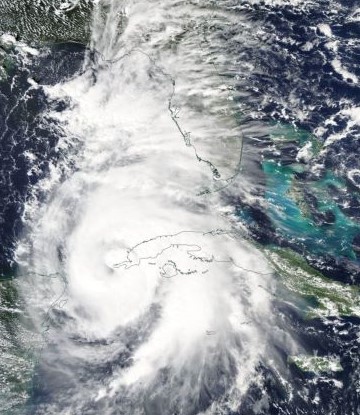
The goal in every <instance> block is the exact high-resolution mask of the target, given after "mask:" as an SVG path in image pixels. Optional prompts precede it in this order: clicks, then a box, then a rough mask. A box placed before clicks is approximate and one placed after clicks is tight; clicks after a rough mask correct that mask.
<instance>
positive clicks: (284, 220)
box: [262, 160, 360, 260]
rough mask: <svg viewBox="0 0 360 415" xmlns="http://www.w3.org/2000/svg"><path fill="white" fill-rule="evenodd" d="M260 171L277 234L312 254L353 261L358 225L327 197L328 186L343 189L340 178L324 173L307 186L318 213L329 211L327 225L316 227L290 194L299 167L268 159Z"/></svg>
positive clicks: (359, 229)
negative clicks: (329, 220) (293, 241)
mask: <svg viewBox="0 0 360 415" xmlns="http://www.w3.org/2000/svg"><path fill="white" fill-rule="evenodd" d="M262 168H263V171H264V173H265V175H266V191H265V199H266V201H267V202H268V215H269V217H270V218H271V221H272V222H273V225H274V227H275V228H276V230H277V232H278V233H280V234H281V235H284V236H285V237H286V238H288V239H295V240H296V241H297V242H298V243H299V244H300V245H303V246H304V248H305V249H306V250H308V251H310V252H311V253H314V254H320V255H326V254H331V255H333V256H335V257H347V258H349V259H352V260H356V255H355V252H354V250H353V246H352V243H353V239H354V237H355V236H356V235H357V234H358V233H359V231H360V227H359V224H358V223H356V222H355V221H354V220H352V219H350V218H349V217H348V216H346V215H345V214H344V213H343V212H342V211H341V209H340V208H339V206H338V205H337V204H336V203H335V202H334V201H333V200H332V199H331V198H330V196H329V194H328V186H329V185H335V186H336V187H340V186H343V182H342V181H341V179H339V178H337V177H336V176H335V175H334V174H333V173H331V172H327V173H326V175H325V177H324V178H323V179H321V180H319V181H313V182H310V183H307V191H310V192H311V193H312V194H313V195H316V196H317V211H318V212H320V213H326V212H331V217H332V220H331V222H330V223H324V224H317V223H316V222H315V221H314V219H313V217H312V215H311V213H309V214H308V215H306V214H305V213H304V209H303V211H302V210H301V208H300V206H299V205H300V203H301V202H300V203H299V201H298V202H296V201H295V200H294V197H293V194H292V193H291V187H292V186H293V185H294V182H295V183H296V177H295V176H296V173H297V170H298V166H297V165H294V166H291V165H290V166H281V165H279V164H278V163H277V162H275V161H271V160H267V161H264V162H263V163H262ZM297 184H299V182H297ZM300 185H301V183H300ZM332 222H333V223H332Z"/></svg>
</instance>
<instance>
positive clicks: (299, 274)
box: [265, 247, 360, 318]
mask: <svg viewBox="0 0 360 415" xmlns="http://www.w3.org/2000/svg"><path fill="white" fill-rule="evenodd" d="M265 255H266V257H267V258H268V260H269V261H270V263H271V264H272V266H273V267H274V269H275V271H276V272H277V274H278V276H279V278H280V281H281V283H282V284H283V285H284V286H285V287H286V288H287V289H288V290H290V291H292V292H294V293H296V294H298V295H300V296H303V297H304V298H306V299H308V300H309V311H308V312H307V316H308V317H309V318H312V317H321V316H360V295H359V294H360V290H359V287H357V286H351V285H346V284H342V283H340V282H337V281H333V280H330V279H329V278H326V277H325V276H324V275H323V274H322V273H321V272H319V271H317V270H315V269H314V268H312V267H311V266H310V265H309V264H308V263H307V262H306V260H305V259H304V258H302V257H301V256H300V255H299V254H297V253H295V252H294V251H292V250H290V249H283V248H275V247H274V248H272V249H269V248H267V249H265ZM314 300H315V305H314V304H313V303H314Z"/></svg>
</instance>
